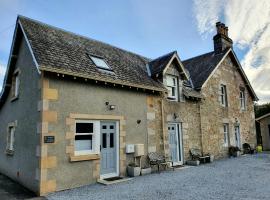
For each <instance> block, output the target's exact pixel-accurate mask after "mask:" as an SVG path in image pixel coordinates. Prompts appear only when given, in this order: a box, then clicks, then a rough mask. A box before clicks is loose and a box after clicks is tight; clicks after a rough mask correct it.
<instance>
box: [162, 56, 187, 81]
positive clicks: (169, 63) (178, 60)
mask: <svg viewBox="0 0 270 200" xmlns="http://www.w3.org/2000/svg"><path fill="white" fill-rule="evenodd" d="M174 59H176V60H177V62H178V64H179V65H180V67H181V69H182V71H183V73H184V75H185V77H186V79H187V80H188V75H187V74H186V71H185V67H184V65H183V64H182V62H181V60H180V58H179V57H178V55H177V53H176V52H175V53H174V55H173V57H172V58H171V60H170V61H169V62H168V64H167V65H166V67H165V68H164V70H163V72H162V74H163V75H165V73H166V71H167V70H168V68H169V67H170V65H171V63H172V61H173V60H174Z"/></svg>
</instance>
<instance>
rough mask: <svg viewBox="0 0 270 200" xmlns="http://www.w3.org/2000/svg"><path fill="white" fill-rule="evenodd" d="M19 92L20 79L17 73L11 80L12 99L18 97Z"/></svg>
mask: <svg viewBox="0 0 270 200" xmlns="http://www.w3.org/2000/svg"><path fill="white" fill-rule="evenodd" d="M19 91H20V77H19V72H18V71H17V72H16V73H15V74H14V75H13V78H12V97H13V98H14V97H18V96H19Z"/></svg>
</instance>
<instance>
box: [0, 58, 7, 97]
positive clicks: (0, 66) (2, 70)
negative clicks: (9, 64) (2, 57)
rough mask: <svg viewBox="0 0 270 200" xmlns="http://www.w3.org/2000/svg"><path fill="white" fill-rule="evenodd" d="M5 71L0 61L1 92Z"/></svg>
mask: <svg viewBox="0 0 270 200" xmlns="http://www.w3.org/2000/svg"><path fill="white" fill-rule="evenodd" d="M5 72H6V67H5V66H4V65H3V64H1V63H0V92H1V90H2V86H3V80H4V76H5Z"/></svg>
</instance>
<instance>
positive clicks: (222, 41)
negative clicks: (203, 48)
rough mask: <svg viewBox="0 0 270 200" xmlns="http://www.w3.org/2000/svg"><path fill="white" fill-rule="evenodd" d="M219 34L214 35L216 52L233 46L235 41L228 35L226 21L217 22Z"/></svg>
mask: <svg viewBox="0 0 270 200" xmlns="http://www.w3.org/2000/svg"><path fill="white" fill-rule="evenodd" d="M216 29H217V34H216V35H215V36H214V37H213V40H214V50H215V53H217V54H218V53H220V52H222V51H223V50H225V49H227V48H231V47H232V44H233V41H232V40H231V39H230V38H229V37H228V27H227V26H225V24H224V23H221V22H217V23H216Z"/></svg>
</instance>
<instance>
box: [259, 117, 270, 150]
mask: <svg viewBox="0 0 270 200" xmlns="http://www.w3.org/2000/svg"><path fill="white" fill-rule="evenodd" d="M256 122H258V124H259V131H258V132H259V135H260V138H261V142H262V147H263V150H264V151H269V150H270V113H267V114H265V115H263V116H261V117H258V118H256Z"/></svg>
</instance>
